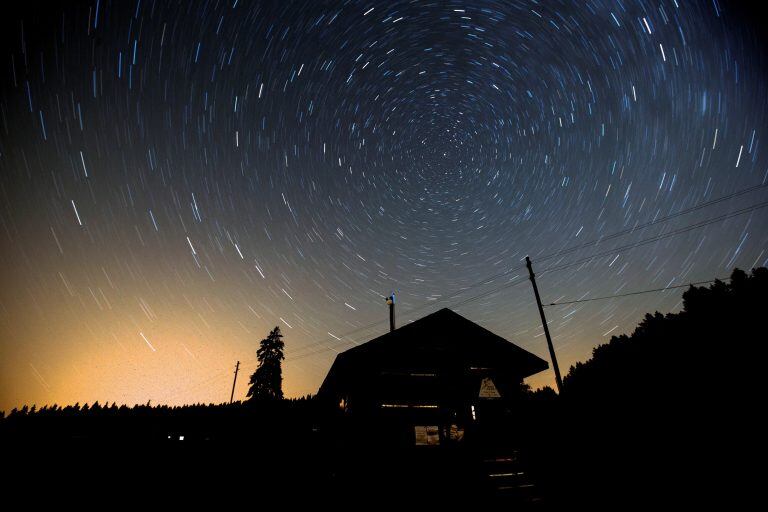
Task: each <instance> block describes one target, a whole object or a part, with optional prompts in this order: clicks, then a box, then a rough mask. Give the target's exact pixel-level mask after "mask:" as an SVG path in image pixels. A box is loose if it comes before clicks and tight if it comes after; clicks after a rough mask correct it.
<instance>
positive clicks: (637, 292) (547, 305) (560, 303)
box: [544, 277, 730, 307]
mask: <svg viewBox="0 0 768 512" xmlns="http://www.w3.org/2000/svg"><path fill="white" fill-rule="evenodd" d="M728 279H730V278H729V277H728V278H723V279H721V278H716V279H710V280H709V281H698V282H695V283H687V284H679V285H676V286H665V287H664V288H654V289H653V290H640V291H636V292H628V293H620V294H617V295H605V296H603V297H593V298H591V299H579V300H569V301H565V302H551V303H549V304H544V307H549V306H564V305H566V304H577V303H579V302H592V301H594V300H605V299H617V298H619V297H630V296H632V295H642V294H644V293H653V292H664V291H667V290H674V289H677V288H686V287H688V286H697V285H700V284H709V283H714V282H715V281H727V280H728Z"/></svg>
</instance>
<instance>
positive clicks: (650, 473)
mask: <svg viewBox="0 0 768 512" xmlns="http://www.w3.org/2000/svg"><path fill="white" fill-rule="evenodd" d="M766 296H768V270H767V269H765V268H757V269H754V270H753V271H752V272H751V273H749V274H748V273H746V272H743V271H741V270H738V269H736V270H734V271H733V273H732V275H731V277H730V279H728V280H727V282H724V281H716V282H715V283H714V284H712V285H711V286H708V287H695V286H691V287H690V288H689V289H688V290H687V291H685V292H684V293H683V296H682V310H681V311H680V312H677V313H668V314H662V313H659V312H656V313H653V314H650V313H649V314H647V315H646V316H645V318H644V319H643V320H642V321H641V322H640V324H639V325H638V326H637V327H636V329H635V330H634V332H632V333H631V334H629V335H624V334H622V335H619V336H614V337H612V338H611V340H610V341H609V342H608V343H605V344H602V345H599V346H597V347H596V348H595V349H594V350H593V354H592V357H591V358H590V359H589V360H587V361H585V362H580V363H577V364H576V365H574V366H572V367H571V368H570V371H569V372H568V374H567V375H566V376H565V378H564V387H563V393H562V395H557V394H556V393H555V392H554V391H553V390H552V389H550V388H544V389H541V390H538V391H535V392H532V391H530V390H527V391H524V392H523V393H521V394H520V396H518V397H515V399H514V401H513V402H514V403H511V404H510V405H509V407H510V410H509V414H508V415H507V416H506V417H507V418H508V420H507V422H505V423H502V424H500V425H496V426H495V428H497V429H507V431H508V432H509V435H510V436H511V437H513V438H514V441H515V443H516V447H517V448H518V449H519V452H520V454H521V457H522V458H523V459H524V460H525V462H526V470H527V471H528V472H529V473H530V474H531V476H532V478H534V479H536V482H537V485H538V487H539V489H540V493H541V495H542V498H543V501H544V503H546V504H548V505H552V506H556V505H570V506H572V505H574V504H577V503H578V504H598V503H611V504H642V503H658V501H659V500H662V499H663V500H664V503H666V504H669V503H673V502H679V503H688V504H690V503H692V502H694V501H699V500H702V501H709V500H711V499H714V498H716V497H717V498H724V499H726V500H729V501H730V502H735V501H738V499H739V497H743V496H744V495H745V490H747V489H748V488H750V484H749V482H751V481H752V480H753V479H755V478H756V476H755V475H754V473H753V472H752V471H751V470H750V465H751V464H752V463H753V462H754V460H753V459H755V460H757V459H758V455H757V446H759V444H760V439H762V434H761V429H762V426H763V423H764V420H763V419H762V413H761V411H760V410H759V409H760V407H758V403H760V402H758V399H759V397H758V393H759V391H760V390H761V389H762V379H761V378H760V377H761V370H762V367H763V365H764V359H763V354H764V348H763V344H764V342H765V340H766V328H765V316H764V315H765V314H766V311H765V310H766V307H765V305H766V303H767V302H766ZM278 334H279V333H278ZM274 340H276V341H279V343H280V344H282V341H280V340H279V338H274ZM279 348H280V350H282V345H280V347H279ZM271 378H272V380H273V381H275V377H274V376H273V377H271ZM341 422H342V418H340V417H339V413H338V411H335V410H328V409H326V408H325V407H323V404H321V403H319V402H318V401H317V400H315V399H314V398H313V397H311V396H307V397H303V398H298V399H282V400H278V399H271V400H250V401H249V402H236V403H233V404H220V405H214V404H196V405H185V406H174V407H171V406H163V405H160V406H151V405H149V404H146V405H135V406H133V407H128V406H125V405H120V406H118V405H116V404H115V403H112V404H111V405H107V404H103V405H102V404H100V403H98V402H96V403H93V404H90V405H89V404H84V405H79V404H75V405H68V406H58V405H50V406H43V407H40V408H37V407H35V406H32V407H27V406H24V407H22V408H20V409H14V410H12V411H10V413H9V414H8V415H5V414H4V413H3V414H2V415H1V416H0V440H1V442H2V449H3V451H4V453H6V454H14V455H15V454H18V455H17V456H16V458H15V459H14V458H13V456H11V457H10V458H7V459H6V461H7V462H6V464H9V463H10V462H8V461H11V460H15V461H18V466H19V467H20V468H23V467H27V469H30V468H31V467H33V466H35V465H39V464H45V465H48V466H50V467H61V468H62V470H63V471H66V470H65V468H68V467H80V468H84V469H80V470H78V471H85V472H86V473H87V472H88V471H89V469H87V468H91V469H90V471H93V467H94V464H95V465H96V466H97V467H99V468H109V470H110V471H112V470H114V471H119V470H120V469H121V468H122V469H125V468H127V467H128V466H129V465H130V462H129V461H130V460H134V462H135V459H136V457H138V456H139V455H137V454H143V455H144V456H146V457H149V458H150V459H151V460H157V461H158V463H157V464H156V465H155V466H154V467H152V468H149V471H153V472H156V474H158V475H162V477H163V478H166V479H167V478H171V477H173V478H179V479H181V480H184V481H186V482H190V481H195V480H199V481H205V482H207V483H208V485H214V484H213V482H218V483H220V484H221V485H222V486H223V485H229V484H230V483H232V482H234V483H235V484H240V485H248V484H249V482H250V483H253V481H254V477H253V475H254V474H256V473H258V474H260V475H265V478H264V479H262V480H261V481H260V483H261V484H265V483H266V482H271V483H274V484H276V485H277V484H279V485H281V486H284V487H286V488H290V489H298V488H301V489H305V490H311V491H313V492H315V493H317V495H318V496H319V495H324V496H336V495H337V493H338V492H339V490H340V489H343V492H344V494H345V495H347V496H350V495H352V494H354V493H355V489H357V492H359V493H360V494H364V493H368V492H372V491H375V490H376V489H377V488H379V489H381V488H383V487H384V486H385V485H386V486H387V492H388V493H389V492H390V491H393V490H394V491H396V490H397V488H398V487H397V486H400V485H405V487H407V488H408V489H409V492H410V491H413V490H414V489H415V490H419V489H421V490H422V491H424V493H425V494H426V495H429V496H432V498H435V497H436V496H441V497H446V496H451V497H454V496H457V495H461V494H462V493H464V495H465V496H466V495H469V494H472V495H473V496H475V499H477V496H478V495H477V493H478V492H480V491H482V490H483V489H484V487H483V486H484V484H483V482H482V481H481V480H482V479H480V478H479V477H477V478H475V476H476V475H475V476H473V467H474V466H473V464H474V462H473V459H472V453H471V452H470V451H468V452H467V453H461V454H457V453H449V454H446V453H440V454H439V455H435V456H431V457H432V460H425V459H424V457H423V456H421V455H419V456H418V461H417V462H418V464H413V461H414V460H416V459H414V456H413V455H412V454H410V452H405V451H399V452H398V451H391V450H390V449H389V448H386V449H384V448H383V447H382V446H378V442H377V440H376V439H375V438H373V439H371V438H368V439H366V435H365V432H357V434H354V433H351V431H350V429H355V428H358V427H360V425H356V426H353V427H350V426H349V425H347V426H344V425H343V424H342V423H341ZM360 428H364V426H363V427H360ZM352 438H355V441H351V439H352ZM361 439H362V440H363V442H361ZM351 452H353V453H354V456H352V457H351V456H350V453H351ZM15 463H16V462H14V464H15ZM419 464H421V465H419ZM25 465H27V466H25ZM227 467H229V468H237V469H234V470H233V471H232V472H225V473H222V472H220V469H221V468H227ZM99 471H101V470H99ZM20 474H24V471H22V472H21V473H20ZM77 474H78V475H82V474H83V473H77ZM225 475H226V476H225ZM430 475H431V476H430ZM414 479H415V480H417V481H418V482H420V484H419V485H417V486H413V485H410V484H412V483H413V482H414ZM462 486H463V487H462ZM405 487H404V488H405Z"/></svg>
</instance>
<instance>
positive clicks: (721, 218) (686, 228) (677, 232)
mask: <svg viewBox="0 0 768 512" xmlns="http://www.w3.org/2000/svg"><path fill="white" fill-rule="evenodd" d="M766 206H768V201H763V202H762V203H757V204H753V205H752V206H747V207H746V208H742V209H741V210H736V211H734V212H730V213H726V214H723V215H719V216H717V217H713V218H711V219H708V220H705V221H701V222H698V223H696V224H690V225H688V226H684V227H682V228H679V229H676V230H673V231H670V232H668V233H662V234H660V235H655V236H652V237H649V238H645V239H643V240H640V241H639V242H635V243H632V244H628V245H624V246H621V247H617V248H615V249H611V250H608V251H603V252H601V253H597V254H593V255H591V256H588V257H585V258H581V259H579V260H576V261H573V262H571V263H566V264H564V265H560V266H556V267H550V268H548V269H545V270H543V271H542V272H541V274H543V273H546V272H555V271H558V270H564V269H566V268H569V267H573V266H576V265H580V264H582V263H584V262H587V261H590V260H593V259H595V258H602V257H603V256H610V255H612V254H617V253H620V252H624V251H628V250H630V249H635V248H637V247H641V246H643V245H648V244H651V243H653V242H658V241H660V240H664V239H667V238H671V237H673V236H677V235H682V234H684V233H687V232H689V231H693V230H694V229H699V228H703V227H706V226H709V225H711V224H716V223H718V222H722V221H724V220H728V219H732V218H733V217H738V216H739V215H744V214H745V213H751V212H753V211H756V210H759V209H761V208H765V207H766Z"/></svg>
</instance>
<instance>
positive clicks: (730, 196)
mask: <svg viewBox="0 0 768 512" xmlns="http://www.w3.org/2000/svg"><path fill="white" fill-rule="evenodd" d="M766 187H768V183H766V184H760V185H754V186H752V187H748V188H746V189H742V190H739V191H736V192H733V193H731V194H727V195H725V196H721V197H719V198H716V199H712V200H710V201H706V202H704V203H700V204H698V205H695V206H692V207H690V208H687V209H684V210H680V211H679V212H676V213H673V214H670V215H667V216H664V217H660V218H657V219H654V220H652V221H649V222H646V223H643V224H640V225H637V226H634V227H632V228H627V229H624V230H621V231H618V232H615V233H612V234H610V235H607V236H604V237H600V238H598V239H595V240H592V241H589V242H584V243H582V244H579V245H576V246H572V247H569V248H566V249H562V250H560V251H555V252H553V253H550V254H547V255H544V256H539V257H537V258H536V260H537V261H546V260H548V259H552V258H554V257H558V256H563V255H565V254H570V253H572V252H575V251H578V250H579V249H584V248H586V247H590V246H594V245H598V244H600V243H602V242H605V241H608V240H612V239H615V238H618V237H621V236H623V235H626V234H629V233H633V232H636V231H639V230H641V229H644V228H647V227H650V226H654V225H658V224H661V223H664V222H667V221H669V220H672V219H675V218H677V217H680V216H682V215H685V214H688V213H691V212H694V211H698V210H701V209H703V208H706V207H709V206H712V205H715V204H718V203H721V202H723V201H726V200H728V199H733V198H735V197H739V196H742V195H744V194H747V193H750V192H754V191H757V190H761V189H764V188H766ZM766 206H768V201H766V202H762V203H757V204H754V205H752V206H749V207H746V208H743V209H741V210H737V211H735V212H731V213H727V214H723V215H720V216H718V217H714V218H712V219H709V220H706V221H702V222H699V223H696V224H693V225H689V226H684V227H683V228H680V229H677V230H674V231H670V232H669V233H664V234H661V235H656V236H654V237H649V238H646V239H643V240H640V241H638V242H635V243H633V244H628V245H625V246H622V247H618V248H616V249H612V250H609V251H604V252H602V253H598V254H593V255H591V256H589V257H586V258H582V259H579V260H577V261H574V262H571V263H567V264H564V265H560V266H555V267H550V268H548V269H545V270H543V271H541V272H540V273H539V275H541V274H544V273H547V272H555V271H558V270H563V269H566V268H569V267H572V266H575V265H580V264H582V263H584V262H587V261H590V260H593V259H595V258H600V257H603V256H607V255H611V254H617V253H620V252H624V251H627V250H631V249H634V248H637V247H641V246H643V245H647V244H649V243H653V242H657V241H659V240H664V239H666V238H670V237H673V236H677V235H679V234H683V233H687V232H688V231H691V230H693V229H698V228H700V227H706V226H708V225H711V224H714V223H716V222H722V221H724V220H728V219H730V218H733V217H736V216H739V215H743V214H745V213H750V212H752V211H755V210H758V209H761V208H764V207H766ZM524 269H525V266H524V265H520V266H519V267H514V268H512V269H508V270H506V271H504V272H501V273H498V274H494V275H492V276H489V277H486V278H485V279H482V280H480V281H477V282H475V283H473V284H470V285H468V286H466V287H464V288H462V289H460V290H458V291H456V292H455V293H453V294H451V295H448V296H446V297H441V298H439V299H436V300H434V301H430V302H427V303H425V304H423V305H421V306H417V307H415V308H413V309H411V310H409V311H407V312H405V313H404V315H408V316H409V315H412V314H414V313H416V312H418V311H421V310H423V309H426V308H428V307H431V306H433V305H435V304H438V303H441V302H445V301H447V300H450V299H453V298H456V297H457V296H458V295H460V294H461V293H464V292H466V291H467V290H471V289H473V288H476V287H478V286H483V285H485V284H489V283H491V282H493V281H494V280H495V279H498V278H500V277H504V276H506V275H508V274H511V273H513V272H515V271H518V270H524ZM524 282H525V280H524V279H522V278H521V277H520V276H517V277H515V278H513V280H512V281H510V282H509V283H505V284H503V285H501V286H499V287H496V288H494V289H492V290H488V291H485V292H482V293H480V294H477V295H474V296H472V297H468V298H466V299H463V300H461V301H459V302H456V303H453V304H452V307H461V306H463V305H466V304H468V303H470V302H474V301H476V300H479V299H482V298H484V297H487V296H489V295H493V294H495V293H497V292H500V291H502V290H504V289H506V288H510V287H513V286H516V285H519V284H522V283H524ZM707 282H711V281H704V282H702V283H691V284H704V283H707ZM683 286H689V285H680V286H677V287H669V288H664V289H673V288H679V287H683ZM664 289H658V290H643V291H641V292H632V293H631V295H637V294H639V293H651V292H653V291H662V290H664ZM628 295H630V294H627V295H619V296H628ZM619 296H607V297H596V298H593V299H584V300H583V302H586V301H590V300H600V299H607V298H614V297H619ZM574 302H576V301H571V302H561V303H553V304H548V305H547V306H551V305H563V304H570V303H574ZM385 322H387V320H386V319H383V320H379V321H376V322H372V323H370V324H367V325H364V326H362V327H358V328H356V329H353V330H352V331H349V332H346V333H344V334H340V335H339V336H338V337H337V339H338V340H339V341H341V340H343V339H344V338H347V337H349V336H351V335H353V334H356V333H359V332H362V331H365V330H368V329H372V328H374V327H376V326H378V325H379V324H384V323H385ZM345 341H349V342H351V343H353V344H357V342H356V341H354V340H345ZM329 342H330V343H333V342H332V341H331V339H330V338H329V339H325V340H322V341H318V342H316V343H314V344H312V345H308V346H305V347H302V349H301V350H306V349H309V348H311V347H313V346H315V347H317V346H319V345H323V344H325V343H329ZM328 350H335V348H334V347H330V346H325V347H322V348H318V349H316V350H310V351H309V352H305V353H303V354H299V355H297V356H294V357H291V358H289V359H288V358H287V359H286V362H289V361H296V360H299V359H304V358H306V357H311V356H313V355H316V354H319V353H322V352H326V351H328ZM226 371H227V370H224V371H221V372H219V373H217V374H216V375H214V376H212V377H211V378H209V379H206V381H204V382H203V383H200V384H196V385H194V386H192V387H190V388H187V389H186V390H184V389H182V390H177V392H176V393H174V394H173V395H172V396H171V397H170V398H169V399H173V398H175V397H176V396H178V395H180V394H181V393H183V392H185V391H191V390H192V389H196V388H198V387H200V386H201V385H203V384H207V383H209V382H211V381H213V380H214V379H216V378H219V377H221V376H223V375H224V373H225V372H226Z"/></svg>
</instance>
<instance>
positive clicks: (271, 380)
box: [247, 326, 285, 400]
mask: <svg viewBox="0 0 768 512" xmlns="http://www.w3.org/2000/svg"><path fill="white" fill-rule="evenodd" d="M282 337H283V335H282V334H280V327H279V326H278V327H275V328H274V329H272V331H271V332H270V333H269V336H267V337H266V338H265V339H263V340H261V345H260V347H259V350H258V351H257V352H256V356H257V357H258V360H259V367H258V368H256V371H255V372H253V375H251V380H250V388H249V389H248V395H247V396H248V397H249V398H250V399H251V400H282V399H283V370H282V368H281V361H282V360H283V359H285V356H284V355H283V348H284V347H285V343H283V340H282V339H281V338H282Z"/></svg>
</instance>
